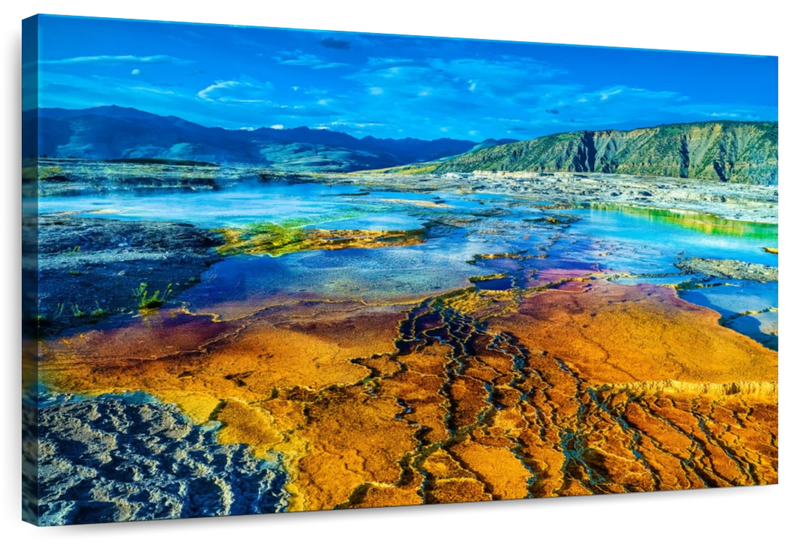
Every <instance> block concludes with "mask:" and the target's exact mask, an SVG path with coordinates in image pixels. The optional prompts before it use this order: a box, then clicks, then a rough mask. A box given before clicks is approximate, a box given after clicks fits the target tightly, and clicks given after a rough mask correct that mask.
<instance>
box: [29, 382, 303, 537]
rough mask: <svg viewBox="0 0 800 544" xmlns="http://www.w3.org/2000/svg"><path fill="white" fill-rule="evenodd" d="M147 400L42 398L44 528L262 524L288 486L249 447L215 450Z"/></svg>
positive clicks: (171, 411)
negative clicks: (253, 517) (252, 518)
mask: <svg viewBox="0 0 800 544" xmlns="http://www.w3.org/2000/svg"><path fill="white" fill-rule="evenodd" d="M140 397H141V395H139V396H136V395H122V396H120V395H110V396H109V395H107V396H103V397H99V398H95V399H84V400H79V399H70V398H63V397H61V398H58V397H54V396H44V397H42V398H40V399H39V400H40V402H42V403H44V407H43V408H41V409H40V411H39V428H40V430H41V435H40V436H39V493H40V497H41V498H40V503H39V508H40V515H39V520H38V521H39V524H40V525H61V524H66V523H100V522H109V521H130V520H146V519H169V518H177V517H198V516H220V515H235V514H260V513H265V512H276V511H280V510H282V509H283V508H285V505H286V500H287V495H286V493H285V492H284V491H283V490H282V488H283V482H284V480H285V477H284V475H283V473H282V472H281V471H280V470H278V469H275V468H269V466H268V465H267V463H265V462H264V461H263V460H261V459H258V458H256V457H254V456H253V455H252V454H251V449H250V448H249V447H248V446H245V445H243V444H235V445H234V444H225V445H223V444H218V443H217V442H216V439H215V437H214V434H215V433H214V431H213V430H212V428H202V427H198V426H195V425H193V424H192V423H191V422H189V421H188V420H187V418H186V417H185V416H184V415H182V414H181V413H180V411H179V410H178V409H177V408H176V407H175V406H174V405H168V404H161V403H154V402H148V401H147V400H145V399H142V398H140Z"/></svg>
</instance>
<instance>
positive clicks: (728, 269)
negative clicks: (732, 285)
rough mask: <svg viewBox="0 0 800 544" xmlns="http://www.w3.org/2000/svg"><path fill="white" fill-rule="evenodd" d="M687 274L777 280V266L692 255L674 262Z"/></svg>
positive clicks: (759, 280) (762, 280) (765, 280)
mask: <svg viewBox="0 0 800 544" xmlns="http://www.w3.org/2000/svg"><path fill="white" fill-rule="evenodd" d="M675 266H677V267H678V268H680V269H681V270H683V271H684V272H687V273H689V274H705V275H706V276H710V277H716V278H728V279H737V280H751V281H758V282H762V283H763V282H768V281H778V267H776V266H768V265H765V264H756V263H746V262H743V261H734V260H732V259H703V258H700V257H692V258H691V259H684V260H682V261H678V262H677V263H675Z"/></svg>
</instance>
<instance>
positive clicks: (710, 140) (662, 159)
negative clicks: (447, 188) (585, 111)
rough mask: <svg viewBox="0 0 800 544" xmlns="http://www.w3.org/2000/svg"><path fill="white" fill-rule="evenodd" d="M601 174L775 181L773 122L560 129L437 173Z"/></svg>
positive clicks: (463, 160)
mask: <svg viewBox="0 0 800 544" xmlns="http://www.w3.org/2000/svg"><path fill="white" fill-rule="evenodd" d="M478 170H496V171H510V172H521V171H534V172H546V171H562V172H604V173H619V174H635V175H654V176H670V177H681V178H696V179H708V180H719V181H724V182H733V183H751V184H761V185H776V184H777V183H778V124H777V123H774V122H738V121H720V122H705V123H689V124H677V125H661V126H657V127H652V128H642V129H636V130H630V131H620V130H600V131H582V132H565V133H562V134H554V135H551V136H544V137H541V138H536V139H534V140H527V141H523V142H515V143H510V144H506V145H500V146H496V147H491V148H488V149H481V150H478V151H474V152H470V153H466V154H464V155H461V156H459V157H456V158H454V159H451V160H449V161H445V162H444V163H442V164H441V165H440V166H439V167H438V168H437V170H436V172H437V173H446V172H474V171H478Z"/></svg>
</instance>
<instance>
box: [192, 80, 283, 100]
mask: <svg viewBox="0 0 800 544" xmlns="http://www.w3.org/2000/svg"><path fill="white" fill-rule="evenodd" d="M270 88H271V85H270V83H269V82H265V83H260V82H256V81H250V80H227V81H223V80H217V81H215V82H214V83H213V84H212V85H209V86H208V87H206V88H205V89H202V90H201V91H199V92H198V93H197V97H198V98H200V99H202V100H205V101H207V102H235V103H244V104H256V103H260V102H266V100H265V99H264V98H263V97H264V93H265V92H266V91H267V90H269V89H270Z"/></svg>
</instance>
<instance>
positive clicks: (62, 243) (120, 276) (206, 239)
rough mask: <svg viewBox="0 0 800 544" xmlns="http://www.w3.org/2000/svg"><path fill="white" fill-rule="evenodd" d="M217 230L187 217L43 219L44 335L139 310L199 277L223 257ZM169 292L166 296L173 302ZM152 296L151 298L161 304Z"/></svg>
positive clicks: (41, 304) (41, 286)
mask: <svg viewBox="0 0 800 544" xmlns="http://www.w3.org/2000/svg"><path fill="white" fill-rule="evenodd" d="M219 243H221V239H219V238H218V237H217V236H216V235H215V234H214V233H210V232H208V231H205V230H201V229H197V228H195V227H193V226H192V225H189V224H186V223H168V222H147V221H115V220H109V219H100V218H87V217H81V216H78V215H68V214H58V215H48V216H42V217H40V219H39V262H38V266H39V308H38V316H39V317H38V320H39V324H40V330H41V332H42V333H43V334H45V335H49V334H57V333H58V332H60V331H63V330H65V329H68V328H72V327H76V326H81V325H85V324H89V323H92V322H97V321H99V320H101V319H105V318H107V317H110V316H112V315H115V314H121V313H126V312H135V311H138V310H139V305H140V304H141V302H142V296H135V295H134V291H135V290H136V289H139V288H140V286H141V285H142V284H147V286H146V290H147V292H148V295H149V296H153V295H154V294H155V291H160V294H159V297H161V298H163V297H164V296H165V293H166V292H167V291H169V290H172V293H173V294H176V293H178V292H180V291H181V290H183V289H186V288H187V287H189V286H191V285H192V284H193V283H196V282H198V281H200V275H201V274H202V273H203V272H204V271H205V270H206V269H207V268H208V267H209V266H210V265H211V264H213V263H214V262H216V261H218V260H219V259H220V257H219V255H217V253H216V251H214V250H213V249H212V248H213V246H215V245H218V244H219ZM168 301H169V298H167V300H166V301H165V302H168ZM155 304H157V302H153V303H152V304H151V305H155Z"/></svg>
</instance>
